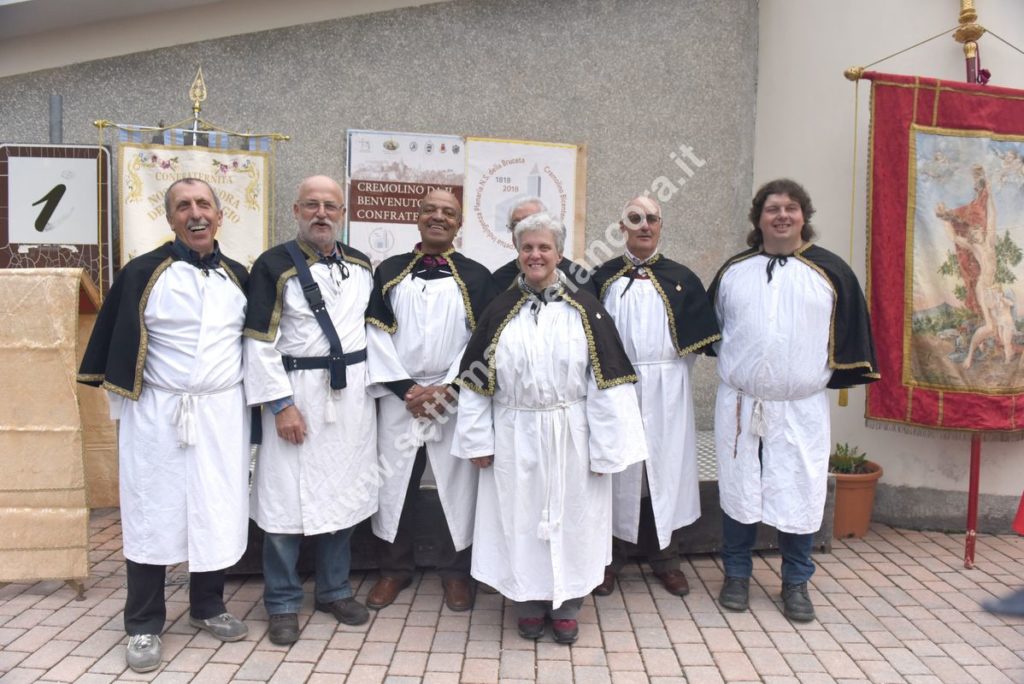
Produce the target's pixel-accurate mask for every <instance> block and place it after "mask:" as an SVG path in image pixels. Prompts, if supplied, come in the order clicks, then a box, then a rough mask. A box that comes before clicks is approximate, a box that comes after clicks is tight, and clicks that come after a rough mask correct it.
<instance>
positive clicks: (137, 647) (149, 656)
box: [124, 634, 160, 672]
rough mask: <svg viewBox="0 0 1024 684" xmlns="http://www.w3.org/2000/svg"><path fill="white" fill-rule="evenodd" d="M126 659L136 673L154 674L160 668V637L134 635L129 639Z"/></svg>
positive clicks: (154, 635)
mask: <svg viewBox="0 0 1024 684" xmlns="http://www.w3.org/2000/svg"><path fill="white" fill-rule="evenodd" d="M124 659H125V662H126V663H127V664H128V667H130V668H131V669H132V670H134V671H135V672H152V671H153V670H155V669H156V668H158V667H160V637H159V636H158V635H156V634H132V635H131V636H129V637H128V650H127V651H125V655H124Z"/></svg>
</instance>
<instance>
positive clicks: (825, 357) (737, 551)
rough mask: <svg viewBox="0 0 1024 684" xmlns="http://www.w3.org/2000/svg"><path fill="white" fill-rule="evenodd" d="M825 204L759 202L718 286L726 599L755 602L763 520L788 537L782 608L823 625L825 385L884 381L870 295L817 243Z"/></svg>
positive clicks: (773, 190) (760, 195)
mask: <svg viewBox="0 0 1024 684" xmlns="http://www.w3.org/2000/svg"><path fill="white" fill-rule="evenodd" d="M813 214H814V207H813V206H812V204H811V199H810V197H809V196H808V194H807V191H806V190H804V188H803V187H801V186H800V185H799V184H798V183H795V182H794V181H791V180H788V179H781V180H775V181H771V182H769V183H766V184H765V185H764V186H762V187H761V188H760V189H759V190H758V191H757V194H756V195H755V196H754V201H753V204H752V206H751V210H750V215H749V218H750V221H751V224H752V225H753V230H752V231H751V232H750V234H749V235H748V237H747V244H749V245H750V246H751V249H749V250H747V251H746V252H742V253H741V254H739V255H737V256H735V257H733V258H732V259H730V260H729V261H727V262H726V264H725V265H724V266H723V267H722V268H721V270H719V272H718V275H717V276H716V277H715V280H714V282H713V283H712V286H711V288H710V297H711V299H712V301H713V302H714V305H715V312H716V314H717V316H718V320H719V324H720V326H721V329H722V341H721V343H720V346H719V345H716V349H717V355H718V376H719V379H720V384H719V387H718V396H717V400H716V404H715V450H716V452H717V456H718V485H719V494H720V500H721V505H722V514H723V515H722V537H723V538H722V561H723V565H724V566H725V582H724V584H723V586H722V590H721V592H720V594H719V599H718V600H719V603H721V605H722V606H723V607H725V608H727V609H729V610H746V609H747V608H748V606H749V583H750V575H751V572H752V557H751V550H752V548H753V545H754V541H755V537H756V534H757V523H758V522H763V523H765V524H767V525H771V526H772V527H775V528H776V529H777V530H778V533H779V550H780V551H781V553H782V600H783V612H784V614H785V615H786V617H788V618H789V619H790V620H793V621H796V622H810V621H812V620H814V605H813V604H812V602H811V600H810V596H809V594H808V591H807V581H808V580H809V579H810V578H811V575H812V574H813V573H814V562H813V561H812V560H811V548H812V545H813V539H814V533H815V532H816V531H817V530H818V529H819V528H820V527H821V520H822V514H823V511H824V508H825V489H826V484H827V477H828V456H829V452H830V446H831V436H830V433H829V404H828V395H827V392H826V388H844V387H850V386H852V385H856V384H864V383H868V382H873V381H875V380H877V379H878V377H879V375H878V373H877V370H876V368H877V366H876V364H875V358H874V348H873V346H872V342H871V329H870V325H869V321H868V317H867V307H866V304H865V302H864V295H863V293H862V292H861V290H860V286H859V284H858V283H857V279H856V276H854V274H853V271H852V270H851V269H850V267H849V266H847V265H846V263H844V262H843V261H842V259H840V258H839V257H837V256H836V255H834V254H832V253H831V252H828V251H827V250H825V249H822V248H821V247H818V246H816V245H813V244H811V243H810V242H809V240H811V238H813V236H814V231H813V229H812V227H811V224H810V219H811V216H812V215H813Z"/></svg>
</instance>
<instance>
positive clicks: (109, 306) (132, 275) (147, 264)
mask: <svg viewBox="0 0 1024 684" xmlns="http://www.w3.org/2000/svg"><path fill="white" fill-rule="evenodd" d="M171 244H172V243H170V242H168V243H166V244H164V245H162V246H160V247H157V248H156V249H154V250H153V251H152V252H147V253H146V254H143V255H142V256H139V257H136V258H134V259H132V260H131V261H129V262H128V263H127V264H125V266H124V268H122V269H121V272H120V273H118V274H117V277H116V278H114V283H113V285H111V286H110V292H109V293H107V297H106V299H104V300H103V306H102V307H100V311H99V314H98V315H97V316H96V325H95V326H94V327H93V330H92V336H91V337H90V338H89V344H88V345H87V346H86V348H85V354H84V355H83V356H82V365H81V366H80V367H79V369H78V378H77V379H78V382H80V383H83V384H86V385H92V386H93V387H102V388H103V389H106V390H109V391H111V392H114V393H115V394H120V395H121V396H124V397H127V398H129V399H131V400H133V401H134V400H137V399H138V398H139V394H141V393H142V369H143V367H144V366H145V365H146V351H147V346H148V345H147V339H146V338H145V337H144V336H143V330H142V320H143V314H144V313H145V311H146V303H147V302H148V301H149V294H150V292H152V290H153V286H154V285H155V284H156V281H157V279H158V278H159V277H160V275H161V274H162V273H163V272H164V271H165V270H166V269H167V267H168V266H170V265H171V264H172V263H173V262H175V261H179V260H180V258H179V256H178V255H177V254H176V253H175V252H174V251H173V250H172V249H171ZM220 263H221V266H222V269H221V271H222V272H223V273H225V274H226V275H227V276H228V277H229V278H230V279H231V280H232V281H233V282H234V283H235V284H236V285H237V286H238V288H239V289H240V290H242V291H243V292H244V291H245V286H246V281H247V280H248V277H249V276H248V273H247V272H246V270H245V267H244V266H242V265H241V264H240V263H238V262H237V261H234V260H232V259H229V258H227V257H226V256H224V255H223V254H222V255H220Z"/></svg>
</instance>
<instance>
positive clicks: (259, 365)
mask: <svg viewBox="0 0 1024 684" xmlns="http://www.w3.org/2000/svg"><path fill="white" fill-rule="evenodd" d="M309 270H310V273H311V274H312V276H313V279H314V280H315V281H316V283H317V285H319V286H320V292H321V293H322V294H323V298H324V302H325V304H326V306H327V312H328V314H329V315H330V317H331V321H332V322H333V323H334V326H335V328H336V329H337V331H338V338H339V339H340V340H341V348H342V350H344V351H345V352H346V353H350V352H354V351H357V350H359V349H363V348H365V347H366V326H365V324H364V319H363V315H364V313H365V311H366V305H367V302H369V297H370V291H371V288H372V278H371V276H370V272H369V271H367V270H366V269H364V268H360V267H358V266H352V265H349V266H348V271H349V274H350V275H349V277H348V278H346V279H344V280H343V279H342V278H341V277H340V275H339V274H340V271H339V269H338V267H337V266H332V267H328V266H327V265H326V264H322V263H315V264H313V265H312V266H310V269H309ZM283 297H284V306H283V307H282V311H281V323H280V326H279V327H278V330H277V336H276V338H275V340H274V342H273V343H271V342H265V341H262V340H257V339H253V338H246V340H245V390H246V396H247V398H248V401H249V404H251V405H256V404H262V403H265V402H268V401H271V400H274V399H281V398H282V397H286V396H289V395H291V396H292V397H293V398H294V400H295V406H296V407H297V408H298V409H299V411H301V412H302V417H303V419H304V420H305V422H306V431H307V434H306V438H305V440H304V441H303V443H302V444H300V445H296V444H292V443H291V442H287V441H285V440H283V439H281V438H280V437H278V435H277V428H276V424H275V417H274V414H273V412H272V411H270V409H269V408H268V407H264V409H263V445H262V446H261V447H260V451H259V457H258V459H257V462H256V473H255V478H254V482H253V488H252V518H253V520H255V521H256V524H257V525H259V526H260V529H262V530H264V531H266V532H274V533H278V534H305V535H313V534H321V533H324V532H334V531H337V530H342V529H346V528H349V527H352V526H353V525H355V524H356V523H358V522H360V521H362V520H365V519H366V518H368V517H369V516H370V515H371V514H372V513H373V512H374V511H375V510H377V473H376V468H377V450H376V447H377V444H376V431H377V420H376V411H375V407H374V403H373V398H372V397H370V395H369V394H368V393H367V385H368V379H367V375H368V374H367V364H366V363H365V362H363V363H357V364H351V365H349V366H348V367H347V368H346V381H347V385H346V387H345V389H342V390H331V387H330V377H329V373H328V371H327V370H326V369H312V370H299V371H292V372H291V373H287V372H285V369H284V366H283V365H282V363H281V356H282V355H283V354H288V355H290V356H299V357H302V356H326V355H327V354H329V353H330V344H329V343H328V341H327V337H326V336H325V335H324V333H323V330H321V328H320V325H319V324H318V323H317V321H316V318H314V317H313V312H312V311H311V310H310V308H309V305H308V304H307V303H306V299H305V297H304V296H303V294H302V285H301V284H300V283H299V279H298V278H297V277H293V278H289V279H288V281H287V282H286V283H285V287H284V293H283Z"/></svg>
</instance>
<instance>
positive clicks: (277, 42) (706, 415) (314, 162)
mask: <svg viewBox="0 0 1024 684" xmlns="http://www.w3.org/2000/svg"><path fill="white" fill-rule="evenodd" d="M266 4H267V3H263V2H260V3H256V6H257V7H260V8H263V7H264V6H265V5H266ZM311 4H312V5H323V3H322V2H314V1H313V0H308V1H307V0H294V1H293V2H289V3H277V5H278V6H279V9H278V10H277V11H278V19H279V22H280V24H281V25H285V26H287V25H288V24H290V23H292V22H293V17H294V16H304V14H303V11H304V8H305V7H306V6H307V5H311ZM342 4H352V3H342ZM204 16H205V15H203V14H201V13H199V12H198V11H197V12H195V13H193V15H192V20H193V21H194V22H195V23H197V24H203V25H204V28H203V30H208V26H206V25H207V24H210V23H214V24H216V22H205V21H204ZM230 29H231V25H227V24H225V25H224V30H225V31H229V30H230ZM96 30H98V28H97V27H89V33H88V35H89V39H90V41H92V40H94V36H93V33H94V32H95V31H96ZM126 30H135V31H141V32H142V40H143V41H145V39H146V37H147V34H146V31H149V32H150V33H151V39H152V41H153V42H154V43H156V44H160V43H161V41H166V40H167V39H168V36H167V34H166V31H165V30H164V29H163V28H161V26H160V22H159V21H157V20H156V19H151V20H150V21H148V22H144V21H141V20H132V21H130V22H124V23H123V25H113V24H112V25H111V27H110V29H109V31H107V33H106V34H104V35H105V36H106V39H107V40H108V41H111V42H115V43H116V42H118V41H121V40H122V36H123V34H124V32H125V31H126ZM178 35H179V36H180V37H184V36H188V35H190V33H189V32H188V31H179V33H178ZM69 39H73V38H69V37H68V35H67V32H66V31H61V32H56V33H54V34H53V35H42V36H37V37H35V38H34V42H35V43H36V44H39V45H44V46H45V45H46V43H47V41H52V44H53V48H54V50H58V49H60V50H62V51H63V53H65V54H71V53H74V50H69V49H68V48H67V46H66V45H63V42H62V41H66V40H69ZM130 40H131V41H132V44H138V43H139V41H140V36H138V35H132V36H131V37H130ZM182 40H184V38H182ZM90 45H91V43H90ZM61 46H63V47H61ZM88 47H89V46H88V45H87V46H83V49H85V48H88ZM26 49H27V48H26ZM90 49H91V48H90ZM756 54H757V5H756V3H755V2H754V1H753V0H727V1H724V2H714V3H706V2H698V1H697V0H687V1H684V2H681V1H679V0H635V1H634V0H631V1H629V2H626V1H625V0H600V1H594V0H559V1H557V2H546V1H544V0H517V1H515V2H505V1H499V0H458V1H456V2H447V3H438V4H427V5H423V6H417V7H407V8H400V9H395V10H391V11H386V12H378V13H373V14H364V15H360V16H350V17H344V18H339V19H333V20H329V21H323V22H319V23H312V24H305V25H299V26H288V27H287V28H279V29H274V30H268V31H263V32H257V33H246V34H243V35H234V36H230V37H224V38H216V39H211V40H205V41H202V42H198V43H190V44H182V45H176V46H173V47H163V48H160V49H157V50H152V51H149V52H139V53H134V54H128V55H124V56H119V57H111V58H107V59H101V60H97V61H91V62H86V63H82V64H74V65H69V66H65V67H61V68H55V69H49V70H43V71H36V72H33V73H28V74H21V75H15V76H9V77H7V78H0V140H3V141H18V142H46V140H47V131H48V127H47V119H46V116H47V114H46V112H47V101H48V97H49V94H50V93H61V94H62V95H63V96H64V110H65V126H64V140H65V142H68V143H95V142H96V140H97V133H96V130H95V129H94V128H93V126H92V125H91V122H92V121H93V120H94V119H99V118H103V119H111V120H114V121H117V122H122V123H142V124H155V123H157V122H159V121H165V122H171V121H176V120H180V119H183V118H186V117H188V116H189V115H190V104H189V101H188V99H187V92H188V86H189V84H190V83H191V80H192V77H193V75H194V74H195V70H196V66H197V65H199V64H202V66H203V72H204V74H205V76H206V83H207V86H208V90H209V99H208V100H207V101H206V103H205V105H204V108H203V116H204V118H206V119H208V120H210V121H214V122H217V123H218V124H220V125H223V126H225V127H228V128H233V129H236V130H239V129H247V130H260V131H268V130H269V131H279V132H282V133H286V134H288V135H291V136H292V141H291V142H289V143H285V144H282V145H280V146H279V147H278V150H279V151H278V156H277V178H276V197H277V201H276V212H275V218H276V238H277V240H283V239H285V238H288V237H291V235H292V234H293V231H294V222H293V219H292V217H291V209H290V207H291V202H292V200H293V198H294V194H293V193H294V188H295V185H296V183H297V182H298V181H299V180H300V179H301V178H302V177H304V176H306V175H309V174H312V173H327V174H330V175H333V176H335V177H337V178H341V177H342V176H343V173H344V159H345V137H344V134H345V129H346V128H372V129H382V130H397V131H422V132H438V133H448V132H450V133H461V134H471V135H481V136H494V137H501V138H518V139H531V140H544V141H554V142H572V143H583V144H585V145H586V146H587V154H588V183H587V206H588V212H589V215H588V221H587V238H588V241H593V240H595V239H598V238H599V237H600V236H601V235H602V234H603V233H604V230H605V229H606V228H607V226H608V224H609V223H610V222H612V221H616V220H618V212H619V210H620V208H621V206H622V204H623V203H624V202H625V201H626V200H627V199H629V197H630V196H632V194H634V193H637V192H640V191H643V190H648V189H651V188H652V185H654V184H657V187H658V188H661V191H662V193H663V197H668V199H667V200H666V201H664V202H663V204H664V214H665V217H666V224H665V230H664V248H665V251H666V252H667V253H668V254H669V255H670V256H672V257H674V258H677V259H680V260H682V261H684V262H686V263H688V264H690V265H691V266H692V267H693V268H694V270H696V271H697V272H698V273H699V275H701V277H702V278H704V279H705V281H706V280H708V279H709V278H710V277H711V276H712V275H713V274H714V271H715V269H716V268H717V267H718V266H719V265H720V264H721V263H722V261H723V260H724V259H725V257H726V256H727V255H729V254H731V253H733V252H735V251H737V250H738V248H739V247H740V244H741V239H742V236H740V235H735V236H733V235H731V234H729V231H728V230H727V229H728V227H731V226H734V225H737V223H738V222H739V221H741V220H742V216H743V213H744V211H745V209H744V206H743V205H744V204H745V203H746V202H747V201H749V188H750V184H751V169H752V164H753V131H754V96H755V69H756ZM36 63H38V62H36ZM680 145H688V146H689V147H691V148H692V150H693V152H692V154H693V155H694V156H696V157H697V158H699V159H700V160H701V161H702V162H704V165H703V166H700V167H696V166H695V165H693V164H691V168H692V169H694V170H695V173H694V175H693V177H692V178H691V177H689V176H688V175H686V174H685V172H684V171H683V170H681V168H680V167H679V166H677V165H676V163H675V162H674V161H673V159H672V158H671V157H670V155H673V154H675V155H676V156H679V155H678V150H679V146H680ZM668 183H670V184H668ZM723 233H724V234H727V235H728V237H727V238H725V239H723V238H722V235H723ZM410 246H411V245H410ZM698 367H699V368H698V378H697V383H696V384H697V395H698V402H697V405H698V407H699V421H700V424H701V426H702V427H703V428H705V429H710V427H711V413H712V407H713V396H714V385H715V382H714V378H713V373H714V370H713V364H712V363H711V362H706V361H702V362H700V363H699V364H698Z"/></svg>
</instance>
